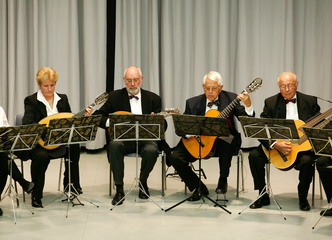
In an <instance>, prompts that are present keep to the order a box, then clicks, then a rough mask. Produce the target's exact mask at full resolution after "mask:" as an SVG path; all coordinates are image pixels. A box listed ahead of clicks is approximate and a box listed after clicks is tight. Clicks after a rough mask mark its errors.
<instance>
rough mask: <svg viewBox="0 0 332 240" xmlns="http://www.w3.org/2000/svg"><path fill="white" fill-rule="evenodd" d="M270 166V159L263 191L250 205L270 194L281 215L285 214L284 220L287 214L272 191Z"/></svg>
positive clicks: (266, 165) (266, 167)
mask: <svg viewBox="0 0 332 240" xmlns="http://www.w3.org/2000/svg"><path fill="white" fill-rule="evenodd" d="M270 167H271V162H270V160H268V162H267V163H266V164H265V171H266V184H265V186H264V188H263V190H262V192H260V193H259V195H258V197H257V198H256V200H254V201H253V202H251V203H250V204H249V206H250V205H251V204H253V203H254V202H256V201H257V200H258V199H260V198H262V197H263V196H264V195H265V194H268V195H269V197H271V198H272V199H273V202H274V203H275V204H276V205H277V207H278V210H279V212H280V213H281V215H282V216H283V218H284V220H286V217H285V215H284V214H283V212H282V211H281V206H280V204H279V203H278V201H277V200H276V199H275V197H274V194H273V191H272V187H271V182H270ZM249 206H247V207H246V208H244V209H243V210H242V211H240V212H239V214H241V213H242V212H244V211H245V210H246V209H247V208H248V207H249Z"/></svg>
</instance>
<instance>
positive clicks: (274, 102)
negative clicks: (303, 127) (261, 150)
mask: <svg viewBox="0 0 332 240" xmlns="http://www.w3.org/2000/svg"><path fill="white" fill-rule="evenodd" d="M296 101H297V110H298V114H299V119H300V120H302V121H304V122H306V121H307V120H309V119H310V118H312V117H314V116H315V115H317V114H319V113H320V107H319V105H318V103H317V98H316V97H314V96H310V95H306V94H303V93H301V92H297V93H296ZM261 117H262V118H281V119H286V104H285V101H284V97H283V96H282V95H281V94H280V93H278V94H276V95H274V96H272V97H269V98H267V99H265V102H264V108H263V112H262V113H261ZM261 143H262V144H263V145H264V146H265V147H266V148H268V147H269V145H268V141H261Z"/></svg>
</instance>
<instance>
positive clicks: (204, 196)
mask: <svg viewBox="0 0 332 240" xmlns="http://www.w3.org/2000/svg"><path fill="white" fill-rule="evenodd" d="M199 196H200V197H201V199H202V200H203V202H205V199H204V198H206V199H208V200H209V201H210V202H212V203H214V206H215V207H220V208H221V209H223V210H224V211H225V212H227V213H229V214H232V213H231V212H230V211H228V210H227V209H226V208H224V207H223V206H222V205H220V204H219V203H217V202H216V201H214V200H213V199H212V198H210V197H209V196H207V195H205V194H199ZM190 198H191V196H189V197H187V198H186V199H184V200H182V201H180V202H178V203H176V204H175V205H173V206H171V207H169V208H167V209H165V212H168V211H170V210H172V209H173V208H175V207H177V206H179V205H180V204H182V203H184V202H186V201H188V200H189V199H190Z"/></svg>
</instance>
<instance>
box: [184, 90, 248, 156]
mask: <svg viewBox="0 0 332 240" xmlns="http://www.w3.org/2000/svg"><path fill="white" fill-rule="evenodd" d="M236 97H237V95H236V94H235V93H231V92H228V91H221V92H220V94H219V97H218V100H219V102H220V105H219V106H218V110H219V111H220V112H222V110H223V109H225V108H226V107H227V106H228V105H229V104H230V103H231V102H232V101H233V100H234V99H235V98H236ZM206 104H207V98H206V96H205V94H201V95H199V96H196V97H192V98H190V99H188V100H187V101H186V108H185V111H184V114H191V115H201V116H204V115H205V110H206ZM238 116H248V114H247V113H246V111H245V108H244V106H242V105H241V104H238V105H236V106H235V108H234V109H233V110H232V111H231V112H230V114H229V118H228V119H229V121H230V123H231V124H230V133H231V134H232V135H233V136H234V139H233V141H232V146H233V147H234V153H236V152H238V150H239V148H240V147H241V142H242V141H241V134H240V133H239V132H238V131H237V129H236V126H235V122H234V118H235V117H238ZM218 150H219V149H218V147H217V149H216V153H217V152H218Z"/></svg>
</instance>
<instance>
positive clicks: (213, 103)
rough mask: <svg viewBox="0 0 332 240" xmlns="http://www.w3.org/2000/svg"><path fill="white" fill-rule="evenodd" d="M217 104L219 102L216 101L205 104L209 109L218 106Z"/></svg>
mask: <svg viewBox="0 0 332 240" xmlns="http://www.w3.org/2000/svg"><path fill="white" fill-rule="evenodd" d="M219 104H220V102H219V101H218V100H215V101H212V102H209V103H208V104H207V106H208V107H209V108H211V107H212V106H213V105H216V106H219Z"/></svg>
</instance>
